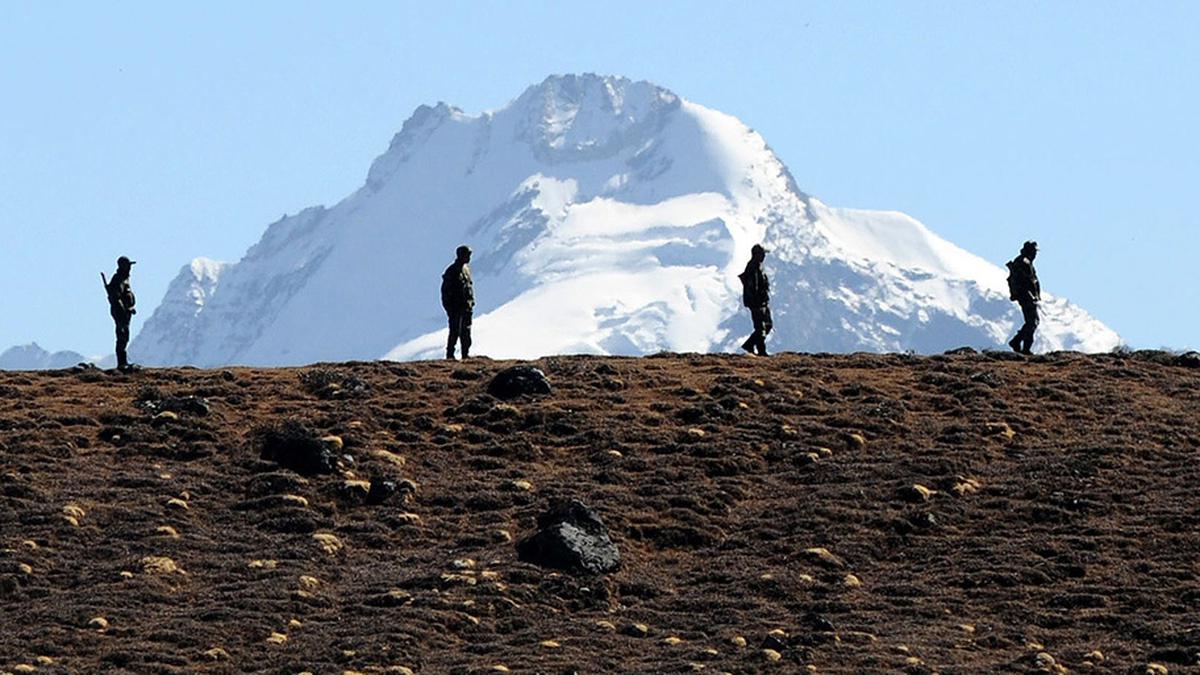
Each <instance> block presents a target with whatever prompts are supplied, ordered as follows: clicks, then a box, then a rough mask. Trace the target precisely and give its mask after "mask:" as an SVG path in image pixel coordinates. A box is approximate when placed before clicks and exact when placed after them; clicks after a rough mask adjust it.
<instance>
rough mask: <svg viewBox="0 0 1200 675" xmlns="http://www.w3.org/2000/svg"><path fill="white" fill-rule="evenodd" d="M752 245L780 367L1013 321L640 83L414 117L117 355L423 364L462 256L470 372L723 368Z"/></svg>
mask: <svg viewBox="0 0 1200 675" xmlns="http://www.w3.org/2000/svg"><path fill="white" fill-rule="evenodd" d="M758 242H765V243H766V244H767V245H768V246H769V247H770V248H771V249H773V250H772V254H771V256H770V258H769V259H768V265H767V267H768V270H769V272H770V273H771V274H772V275H773V280H774V291H775V293H774V297H775V300H774V311H775V320H776V321H775V322H776V326H777V328H778V331H777V332H776V335H775V336H774V337H773V347H774V348H775V349H776V350H784V349H787V350H798V351H854V350H867V351H906V350H915V351H918V352H939V351H942V350H944V349H948V348H951V347H957V346H960V345H974V346H977V347H990V346H996V345H1002V344H1003V343H1004V341H1005V340H1006V339H1007V337H1008V336H1009V335H1010V333H1011V332H1012V330H1013V324H1014V323H1015V322H1017V321H1018V314H1019V313H1018V312H1017V311H1016V309H1015V306H1014V305H1013V304H1012V303H1010V302H1009V301H1008V299H1007V292H1006V290H1005V284H1004V273H1003V272H1002V270H1001V268H1000V267H999V266H997V265H996V264H994V263H993V262H988V261H984V260H982V259H980V258H978V257H976V256H974V255H972V254H970V253H968V252H966V251H963V250H962V249H960V248H958V247H956V246H954V245H953V244H951V243H949V242H947V241H945V240H943V239H941V238H939V237H937V236H936V235H935V234H933V233H932V232H930V231H929V230H928V229H927V228H925V227H924V226H923V225H921V224H920V223H918V222H916V221H915V220H913V219H911V218H909V217H907V216H904V215H903V214H899V213H892V212H875V211H859V210H849V209H836V208H831V207H828V206H826V205H825V204H823V203H821V202H820V201H819V200H817V199H815V198H813V197H811V196H809V195H807V194H805V193H804V192H802V191H801V190H800V189H799V187H798V186H797V185H796V184H795V182H794V181H793V180H792V178H791V175H790V174H789V172H788V170H787V168H786V167H785V166H784V165H783V163H782V162H781V161H780V160H779V158H778V157H776V156H775V154H774V153H773V152H772V151H771V149H770V148H769V147H768V146H767V144H766V141H765V140H764V139H763V138H762V136H760V135H759V134H758V133H756V132H754V131H752V130H751V129H749V128H748V127H746V126H745V125H744V124H743V123H742V122H740V121H738V120H737V119H735V118H733V117H730V116H729V115H725V114H723V113H720V112H718V111H715V110H711V109H709V108H706V107H704V106H702V105H699V104H697V103H694V102H691V101H688V100H686V99H684V98H681V97H679V96H677V95H676V94H674V93H673V92H671V91H668V90H666V89H663V88H661V87H658V86H655V85H653V84H650V83H648V82H632V81H629V80H626V79H623V78H616V77H600V76H595V75H583V76H554V77H550V78H547V79H546V80H545V81H544V82H542V83H541V84H539V85H536V86H533V87H530V88H529V89H528V90H526V91H525V92H524V93H523V94H521V95H520V96H519V97H517V98H516V99H515V100H513V101H512V102H511V103H509V104H507V105H505V106H503V107H502V108H500V109H498V110H495V111H491V112H486V113H483V114H479V115H468V114H466V113H464V112H463V111H461V110H459V109H457V108H454V107H452V106H449V105H447V104H444V103H440V104H438V105H437V106H433V107H430V106H422V107H420V108H418V109H417V111H416V112H414V113H413V115H412V117H411V118H409V119H408V120H407V121H406V122H405V123H404V125H403V128H402V130H401V131H400V133H398V134H397V135H396V136H395V138H393V139H392V142H391V145H390V147H389V148H388V150H387V152H385V153H384V154H383V155H381V156H380V157H379V158H378V159H376V160H375V162H374V163H373V164H372V166H371V168H370V171H369V172H368V175H367V179H366V182H365V184H364V185H363V187H362V188H360V189H359V190H357V191H356V192H355V193H354V194H352V195H349V196H348V197H346V198H345V199H344V200H342V201H341V202H339V203H338V204H336V205H334V206H333V207H331V208H325V207H321V206H318V207H313V208H310V209H306V210H304V211H302V212H300V213H298V214H295V215H292V216H288V217H285V218H283V219H281V220H280V221H278V222H276V223H273V224H272V225H271V226H270V227H268V228H267V231H266V232H265V234H264V235H263V237H262V239H261V240H260V241H259V242H258V243H257V244H255V245H254V246H253V247H251V248H250V250H249V251H247V252H246V255H245V256H244V257H243V258H242V259H241V260H240V261H238V262H236V263H230V264H221V263H215V262H213V261H209V260H205V259H198V260H197V261H196V262H194V263H193V264H190V265H187V266H185V267H184V269H183V270H182V271H181V273H180V276H179V277H178V278H177V279H176V281H175V282H174V283H173V284H172V285H171V288H170V290H169V291H168V293H167V295H166V297H165V298H164V300H163V302H162V304H161V306H160V308H159V310H158V311H157V312H155V314H154V315H153V316H152V317H151V318H150V319H149V320H148V321H147V323H146V325H145V327H144V328H143V330H142V331H141V332H140V334H139V335H138V336H137V337H136V339H135V340H134V343H133V345H132V347H131V353H133V354H134V355H135V357H134V358H135V359H136V360H139V361H141V362H144V363H147V364H151V365H172V364H192V365H200V366H217V365H225V364H262V365H291V364H303V363H310V362H314V361H322V360H348V359H377V358H381V357H387V358H391V359H398V360H407V359H414V358H424V357H431V356H438V355H439V354H440V352H441V350H442V346H441V344H442V340H443V337H442V336H443V335H444V331H445V328H444V325H443V324H444V319H445V318H444V316H443V315H442V314H441V309H440V307H439V305H438V283H439V277H440V273H441V271H442V269H443V268H444V267H445V266H446V265H447V264H449V262H450V260H451V258H452V257H453V250H454V248H455V247H456V246H457V245H459V244H461V243H466V244H469V245H471V246H472V247H473V248H474V249H475V250H476V259H475V262H474V265H473V267H474V270H475V274H476V281H477V286H478V294H477V295H478V299H479V306H478V307H477V311H476V332H477V334H478V336H479V340H478V350H479V352H480V353H482V354H488V355H491V356H495V357H505V358H532V357H537V356H542V355H548V354H561V353H595V354H629V355H636V354H648V353H654V352H658V351H663V350H667V351H687V352H690V351H695V352H708V351H732V350H734V349H736V345H737V343H738V342H739V341H740V339H741V338H742V337H743V335H742V334H743V333H747V332H748V330H747V329H746V323H747V321H746V318H745V317H744V316H742V315H740V314H739V305H740V302H739V300H740V287H739V285H738V281H737V278H736V275H737V273H738V272H740V271H741V269H742V267H743V266H744V265H745V261H746V259H747V258H748V257H749V250H750V247H751V246H752V245H753V244H755V243H758ZM1019 244H1020V242H1019V241H1014V242H1013V245H1014V250H1015V247H1017V246H1019ZM1048 255H1049V254H1048ZM994 262H999V261H994ZM1048 285H1050V286H1053V284H1052V283H1050V284H1048ZM1044 315H1045V317H1044V322H1043V325H1042V330H1041V333H1040V334H1039V344H1038V345H1037V346H1036V347H1037V348H1038V349H1039V350H1055V349H1076V350H1082V351H1106V350H1109V349H1111V348H1112V347H1114V346H1116V345H1117V344H1118V342H1119V338H1118V337H1117V335H1116V334H1115V333H1114V332H1113V331H1112V330H1110V329H1108V328H1107V327H1105V326H1104V325H1102V324H1101V323H1099V322H1098V321H1096V320H1095V319H1093V318H1092V317H1090V316H1089V315H1088V314H1086V313H1085V312H1084V311H1082V310H1081V309H1079V308H1077V307H1075V306H1073V305H1070V304H1068V303H1067V302H1065V301H1064V300H1062V299H1059V298H1053V297H1048V298H1047V302H1046V305H1045V307H1044Z"/></svg>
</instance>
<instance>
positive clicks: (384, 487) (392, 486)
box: [367, 478, 400, 506]
mask: <svg viewBox="0 0 1200 675" xmlns="http://www.w3.org/2000/svg"><path fill="white" fill-rule="evenodd" d="M399 490H400V488H399V486H397V485H396V481H394V480H387V479H380V478H376V479H374V480H372V481H371V490H370V492H368V493H367V504H370V505H371V506H376V505H378V504H382V503H384V502H386V501H387V500H389V499H391V498H392V495H394V494H396V492H398V491H399Z"/></svg>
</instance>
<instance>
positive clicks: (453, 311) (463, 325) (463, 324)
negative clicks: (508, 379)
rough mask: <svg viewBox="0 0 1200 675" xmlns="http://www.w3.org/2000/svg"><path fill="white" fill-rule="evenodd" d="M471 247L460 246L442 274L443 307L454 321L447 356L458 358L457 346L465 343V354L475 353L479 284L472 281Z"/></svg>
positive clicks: (463, 349)
mask: <svg viewBox="0 0 1200 675" xmlns="http://www.w3.org/2000/svg"><path fill="white" fill-rule="evenodd" d="M469 262H471V249H470V248H468V247H466V246H459V247H458V248H457V249H456V250H455V259H454V262H453V263H452V264H451V265H450V266H449V267H447V268H446V271H445V272H443V273H442V307H443V308H444V309H445V310H446V317H447V319H449V321H450V336H449V339H447V340H446V358H447V359H450V360H453V359H454V347H455V345H456V344H457V343H458V342H460V341H461V342H462V357H463V358H464V359H465V358H468V357H469V356H470V353H471V314H472V313H473V312H474V311H475V284H474V283H473V282H472V281H471V268H470V266H469V265H467V263H469Z"/></svg>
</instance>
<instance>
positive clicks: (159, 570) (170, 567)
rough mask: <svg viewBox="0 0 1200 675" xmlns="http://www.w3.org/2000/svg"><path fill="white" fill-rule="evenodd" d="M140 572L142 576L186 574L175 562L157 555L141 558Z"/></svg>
mask: <svg viewBox="0 0 1200 675" xmlns="http://www.w3.org/2000/svg"><path fill="white" fill-rule="evenodd" d="M141 562H142V572H143V573H144V574H186V572H184V571H183V569H182V568H181V567H179V565H177V564H175V561H174V560H172V559H170V558H168V557H166V556H158V555H150V556H146V557H145V558H142V561H141Z"/></svg>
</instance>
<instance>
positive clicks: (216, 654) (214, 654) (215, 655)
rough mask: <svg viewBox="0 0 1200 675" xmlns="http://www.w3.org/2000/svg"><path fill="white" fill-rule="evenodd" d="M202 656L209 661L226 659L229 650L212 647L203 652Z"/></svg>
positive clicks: (227, 658)
mask: <svg viewBox="0 0 1200 675" xmlns="http://www.w3.org/2000/svg"><path fill="white" fill-rule="evenodd" d="M204 658H206V659H208V660H209V661H228V660H229V652H227V651H225V650H224V649H221V648H220V647H213V648H212V649H210V650H208V651H206V652H204Z"/></svg>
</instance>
